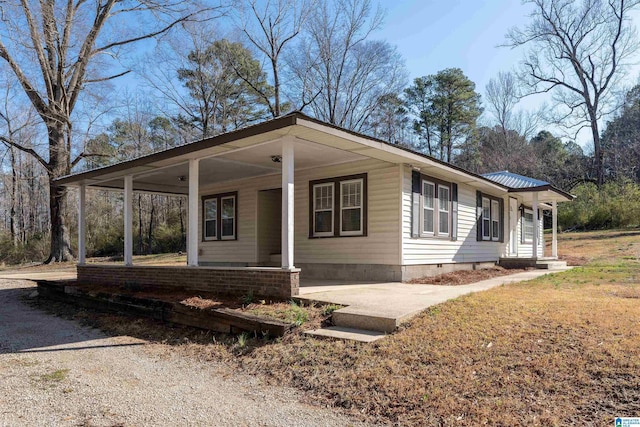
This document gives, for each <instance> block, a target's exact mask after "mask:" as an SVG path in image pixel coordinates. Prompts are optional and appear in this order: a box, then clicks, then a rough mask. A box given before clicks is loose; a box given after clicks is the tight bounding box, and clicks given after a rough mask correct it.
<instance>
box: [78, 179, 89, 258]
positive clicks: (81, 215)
mask: <svg viewBox="0 0 640 427" xmlns="http://www.w3.org/2000/svg"><path fill="white" fill-rule="evenodd" d="M85 194H86V187H85V185H84V184H80V186H79V187H78V265H84V264H85V263H86V256H87V255H86V254H87V250H86V244H85V236H86V229H87V221H86V213H85V200H86V199H85Z"/></svg>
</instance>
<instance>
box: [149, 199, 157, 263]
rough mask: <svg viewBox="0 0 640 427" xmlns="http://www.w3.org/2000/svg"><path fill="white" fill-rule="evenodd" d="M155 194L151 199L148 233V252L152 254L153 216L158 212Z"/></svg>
mask: <svg viewBox="0 0 640 427" xmlns="http://www.w3.org/2000/svg"><path fill="white" fill-rule="evenodd" d="M154 197H155V196H153V195H151V196H150V199H151V210H150V212H149V229H148V233H147V254H148V255H151V253H152V242H153V217H154V216H155V214H156V206H155V204H154V200H153V199H154Z"/></svg>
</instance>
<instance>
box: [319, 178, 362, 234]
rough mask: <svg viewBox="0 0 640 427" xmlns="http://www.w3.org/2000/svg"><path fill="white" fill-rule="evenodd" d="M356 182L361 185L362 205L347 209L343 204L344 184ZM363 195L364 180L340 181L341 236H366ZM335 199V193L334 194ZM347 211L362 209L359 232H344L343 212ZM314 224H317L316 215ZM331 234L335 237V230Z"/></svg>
mask: <svg viewBox="0 0 640 427" xmlns="http://www.w3.org/2000/svg"><path fill="white" fill-rule="evenodd" d="M356 182H359V183H360V205H359V206H358V207H354V206H350V207H347V208H345V207H344V204H343V203H342V202H343V199H342V186H343V185H344V184H351V183H356ZM319 185H322V184H319ZM334 190H335V189H334ZM363 193H364V179H362V178H358V179H348V180H345V181H340V235H341V236H362V235H363V234H364V208H363V198H364V194H363ZM333 197H335V191H334V192H333ZM314 203H315V197H314ZM346 209H360V229H359V230H352V231H344V230H342V211H343V210H346ZM314 214H315V210H314ZM314 222H315V215H314ZM332 223H333V221H332ZM314 227H315V224H314ZM314 231H315V228H314ZM331 234H332V235H333V230H332V233H331Z"/></svg>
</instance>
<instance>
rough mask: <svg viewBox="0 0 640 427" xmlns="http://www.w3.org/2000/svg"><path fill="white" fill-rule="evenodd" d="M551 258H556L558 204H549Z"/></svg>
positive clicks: (555, 202) (554, 202)
mask: <svg viewBox="0 0 640 427" xmlns="http://www.w3.org/2000/svg"><path fill="white" fill-rule="evenodd" d="M551 223H552V225H551V230H552V238H551V256H552V257H554V258H558V202H557V201H555V200H554V201H553V202H551Z"/></svg>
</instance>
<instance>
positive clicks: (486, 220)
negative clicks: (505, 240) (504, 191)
mask: <svg viewBox="0 0 640 427" xmlns="http://www.w3.org/2000/svg"><path fill="white" fill-rule="evenodd" d="M502 209H503V201H502V199H499V198H497V197H493V196H489V195H487V194H483V193H480V192H478V211H479V214H478V215H479V218H478V240H484V241H489V242H499V241H502V233H503V228H504V227H503V215H502Z"/></svg>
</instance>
